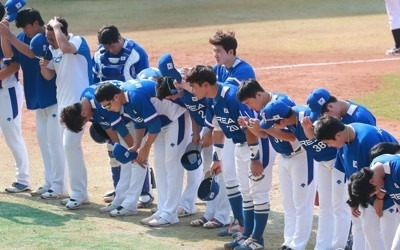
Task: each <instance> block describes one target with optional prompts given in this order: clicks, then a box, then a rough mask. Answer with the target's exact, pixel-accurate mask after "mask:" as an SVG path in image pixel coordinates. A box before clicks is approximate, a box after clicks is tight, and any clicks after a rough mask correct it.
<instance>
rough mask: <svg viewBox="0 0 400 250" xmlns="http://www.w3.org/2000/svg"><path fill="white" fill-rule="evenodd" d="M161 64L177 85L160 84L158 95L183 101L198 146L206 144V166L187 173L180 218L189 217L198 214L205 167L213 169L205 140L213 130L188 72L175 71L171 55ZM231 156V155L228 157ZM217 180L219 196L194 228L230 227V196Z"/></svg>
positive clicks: (162, 70)
mask: <svg viewBox="0 0 400 250" xmlns="http://www.w3.org/2000/svg"><path fill="white" fill-rule="evenodd" d="M158 64H159V65H158V66H159V69H160V71H161V73H162V74H163V75H164V76H166V77H171V78H173V79H175V82H174V85H171V86H165V85H160V88H158V96H159V97H160V98H161V99H163V98H165V97H167V98H179V101H181V102H182V103H184V104H185V106H186V108H187V109H188V111H189V114H190V117H191V121H192V133H193V134H192V142H194V143H197V144H198V143H202V147H203V149H202V151H201V154H202V159H203V164H202V165H201V166H199V168H198V169H196V170H194V171H189V172H187V178H188V179H187V183H190V184H191V185H187V186H186V188H185V190H184V192H183V194H182V197H181V202H180V205H179V207H178V211H177V213H178V217H179V216H181V217H182V216H185V215H191V214H194V212H195V210H196V206H195V203H196V197H197V189H198V187H199V185H200V182H201V180H202V178H201V176H202V171H203V169H204V168H205V169H209V168H210V165H211V161H212V147H211V144H212V141H211V140H209V142H207V141H206V139H205V138H206V136H205V135H206V134H210V132H209V129H207V128H206V127H205V126H204V121H205V116H206V98H203V99H201V100H198V99H197V98H196V97H195V96H194V95H193V93H192V92H191V88H190V85H189V84H188V83H186V82H185V81H184V80H183V79H182V75H185V72H184V71H187V70H186V69H185V70H181V72H182V73H180V72H179V71H178V70H177V69H176V68H175V66H174V62H173V60H172V56H171V55H170V54H164V55H163V56H161V57H160V59H159V63H158ZM186 73H187V72H186ZM181 74H182V75H181ZM166 83H167V84H169V83H171V82H170V81H169V82H166ZM175 89H178V90H183V91H179V92H178V93H177V94H175V95H173V92H174V93H175V92H176V91H177V90H175ZM200 135H201V137H200ZM208 138H209V137H208ZM227 157H229V156H228V155H227ZM203 166H204V167H203ZM204 172H206V171H204ZM205 175H206V174H205ZM217 181H218V183H219V186H220V191H219V195H218V196H217V197H216V198H215V199H213V200H211V201H207V204H206V212H205V213H204V216H202V217H201V218H199V219H197V220H194V221H193V223H192V222H191V225H192V226H196V227H199V226H203V227H204V228H209V229H210V228H220V227H223V226H225V225H229V224H230V218H229V213H230V207H229V202H228V198H227V195H226V188H225V184H224V183H223V181H222V179H221V180H220V179H219V178H217Z"/></svg>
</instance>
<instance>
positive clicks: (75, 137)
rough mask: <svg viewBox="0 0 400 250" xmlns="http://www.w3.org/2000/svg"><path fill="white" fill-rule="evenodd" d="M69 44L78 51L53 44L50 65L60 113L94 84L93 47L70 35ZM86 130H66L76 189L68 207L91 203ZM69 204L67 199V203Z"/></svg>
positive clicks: (66, 150) (71, 176)
mask: <svg viewBox="0 0 400 250" xmlns="http://www.w3.org/2000/svg"><path fill="white" fill-rule="evenodd" d="M69 43H72V44H73V45H74V46H75V48H76V53H75V54H64V53H63V52H62V51H61V49H59V48H58V49H54V48H53V47H51V46H50V51H51V52H52V54H53V59H52V60H51V61H50V63H49V64H48V66H47V67H48V68H49V69H52V70H55V72H56V74H57V79H56V85H57V101H58V113H60V112H61V110H62V109H63V108H65V107H67V106H69V105H71V104H74V103H76V102H79V100H80V97H81V94H82V92H83V91H84V90H85V89H86V88H87V87H89V85H90V84H92V83H93V76H92V72H91V70H92V62H91V57H90V49H89V46H88V44H87V43H86V41H85V39H84V38H83V37H80V36H74V35H73V34H69ZM83 132H84V131H83V130H82V131H81V132H79V133H74V132H72V131H70V130H68V129H65V128H63V129H62V138H63V146H64V150H65V154H66V160H67V166H68V171H69V178H70V187H71V190H72V193H71V196H70V199H69V201H68V203H67V204H66V207H67V208H70V209H74V208H77V207H78V206H79V205H80V204H81V203H82V202H88V201H89V197H88V193H87V171H86V165H85V161H84V157H83V151H82V146H81V140H82V135H83ZM64 203H65V202H64Z"/></svg>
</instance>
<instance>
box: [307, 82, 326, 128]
mask: <svg viewBox="0 0 400 250" xmlns="http://www.w3.org/2000/svg"><path fill="white" fill-rule="evenodd" d="M329 98H331V94H330V93H329V91H328V90H326V89H324V88H318V89H314V90H313V91H312V92H311V94H310V95H309V96H308V97H307V105H308V107H309V108H310V109H311V114H310V118H311V120H312V121H316V120H317V119H318V118H319V117H320V116H321V114H322V112H323V107H324V105H326V103H327V102H328V100H329Z"/></svg>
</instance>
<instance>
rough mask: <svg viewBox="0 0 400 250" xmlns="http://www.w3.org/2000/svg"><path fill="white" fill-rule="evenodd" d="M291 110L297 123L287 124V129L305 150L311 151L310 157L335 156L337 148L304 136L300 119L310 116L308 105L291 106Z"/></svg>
mask: <svg viewBox="0 0 400 250" xmlns="http://www.w3.org/2000/svg"><path fill="white" fill-rule="evenodd" d="M292 110H293V112H294V113H295V114H296V118H297V123H296V125H291V126H288V128H289V130H290V131H292V132H293V133H294V135H295V136H296V138H297V140H299V142H300V144H301V145H302V146H303V148H304V149H305V150H307V152H309V153H311V155H312V157H313V158H314V160H316V161H318V162H319V161H330V160H333V159H335V158H336V153H337V149H336V148H332V147H328V146H327V145H326V144H325V143H323V142H322V141H317V140H316V139H315V138H313V139H308V137H307V136H306V134H305V132H304V129H303V126H301V121H302V120H303V118H304V117H306V116H310V113H311V109H310V108H309V107H308V106H303V105H302V106H294V107H292Z"/></svg>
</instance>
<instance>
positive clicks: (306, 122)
mask: <svg viewBox="0 0 400 250" xmlns="http://www.w3.org/2000/svg"><path fill="white" fill-rule="evenodd" d="M301 126H302V127H303V128H304V129H311V128H312V127H313V123H312V121H311V119H310V117H309V116H306V117H304V118H303V120H302V121H301Z"/></svg>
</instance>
